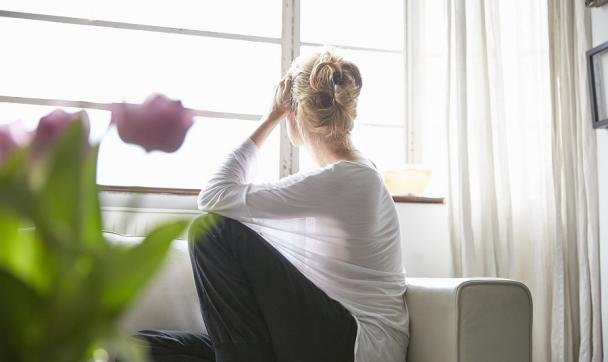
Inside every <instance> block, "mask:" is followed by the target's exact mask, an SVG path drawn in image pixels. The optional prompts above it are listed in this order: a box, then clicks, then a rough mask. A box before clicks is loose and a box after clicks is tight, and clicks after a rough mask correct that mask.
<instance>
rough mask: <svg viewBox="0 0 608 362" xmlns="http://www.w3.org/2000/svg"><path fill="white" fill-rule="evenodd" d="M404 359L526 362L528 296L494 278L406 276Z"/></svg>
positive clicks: (508, 282) (520, 287)
mask: <svg viewBox="0 0 608 362" xmlns="http://www.w3.org/2000/svg"><path fill="white" fill-rule="evenodd" d="M407 283H408V289H407V292H406V295H405V299H406V303H407V308H408V310H409V313H410V344H409V348H408V357H407V361H408V362H436V361H442V362H487V361H492V362H513V361H518V362H529V361H531V360H532V298H531V295H530V292H529V290H528V288H526V286H525V285H524V284H522V283H519V282H516V281H512V280H507V279H497V278H481V279H443V278H428V279H427V278H408V280H407Z"/></svg>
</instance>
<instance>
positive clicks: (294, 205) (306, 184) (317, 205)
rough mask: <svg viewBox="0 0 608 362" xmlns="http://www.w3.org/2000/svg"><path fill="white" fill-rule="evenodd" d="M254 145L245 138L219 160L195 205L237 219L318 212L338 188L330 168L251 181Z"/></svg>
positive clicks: (271, 217) (256, 149) (292, 216)
mask: <svg viewBox="0 0 608 362" xmlns="http://www.w3.org/2000/svg"><path fill="white" fill-rule="evenodd" d="M257 154H258V147H257V146H256V145H255V143H254V142H253V141H251V140H250V139H247V140H246V141H245V142H244V143H243V144H241V146H240V147H238V148H237V149H235V150H234V151H233V152H232V153H231V154H230V155H229V156H228V157H227V158H226V160H225V161H224V162H223V163H222V165H221V166H220V167H219V169H218V170H217V171H216V173H215V174H214V175H213V176H212V178H211V179H210V180H209V182H208V183H207V184H206V185H205V186H204V187H203V189H202V190H201V192H200V194H199V197H198V208H199V209H200V210H202V211H208V212H216V213H218V214H222V215H224V216H227V217H230V218H234V219H237V220H241V221H250V220H251V219H253V218H267V219H282V218H294V217H301V216H313V215H316V216H319V214H320V213H323V210H326V207H325V206H326V204H327V202H328V201H327V200H328V198H327V197H326V196H327V195H328V193H332V192H335V191H336V190H335V189H337V188H338V185H336V183H335V182H332V177H331V169H323V170H319V171H315V172H311V173H306V174H297V175H292V176H289V177H286V178H283V179H281V180H279V181H276V182H271V183H263V184H252V183H250V179H251V178H252V173H253V171H254V166H255V163H256V162H257Z"/></svg>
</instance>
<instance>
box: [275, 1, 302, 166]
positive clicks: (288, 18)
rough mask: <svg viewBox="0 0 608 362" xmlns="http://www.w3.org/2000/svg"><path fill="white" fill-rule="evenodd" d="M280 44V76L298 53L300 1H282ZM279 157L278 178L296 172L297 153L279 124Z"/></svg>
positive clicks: (285, 71) (285, 128) (283, 127)
mask: <svg viewBox="0 0 608 362" xmlns="http://www.w3.org/2000/svg"><path fill="white" fill-rule="evenodd" d="M282 6H283V22H282V24H283V25H282V37H281V38H282V43H281V75H283V74H285V73H287V71H288V70H289V67H290V66H291V62H292V61H293V60H294V59H295V58H296V57H297V56H298V55H299V53H300V0H283V3H282ZM280 146H281V147H280V148H281V157H280V171H279V177H281V178H283V177H285V176H289V175H291V174H294V173H296V172H298V169H299V158H300V157H299V153H298V149H297V148H296V147H294V146H293V145H292V144H291V142H290V141H289V137H288V136H287V124H286V123H285V121H283V122H281V140H280Z"/></svg>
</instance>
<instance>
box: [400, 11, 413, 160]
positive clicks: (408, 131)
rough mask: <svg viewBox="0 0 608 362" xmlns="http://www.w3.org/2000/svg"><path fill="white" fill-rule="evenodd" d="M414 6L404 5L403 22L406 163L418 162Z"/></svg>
mask: <svg viewBox="0 0 608 362" xmlns="http://www.w3.org/2000/svg"><path fill="white" fill-rule="evenodd" d="M411 6H413V4H412V2H411V1H406V2H404V3H403V22H404V24H403V25H404V26H403V29H404V34H403V63H404V64H403V66H404V72H403V75H404V80H403V81H404V88H403V90H404V93H405V94H404V96H405V101H404V102H403V105H404V107H405V109H404V112H403V114H404V116H405V119H404V123H403V125H404V127H403V128H404V134H403V136H404V138H405V142H404V143H403V144H404V145H405V149H404V150H403V151H404V152H405V162H406V163H415V162H416V145H415V143H416V142H415V136H416V130H415V129H414V128H415V127H414V125H415V122H414V116H413V109H412V104H413V102H412V96H413V94H412V79H410V75H411V74H412V66H413V54H412V52H411V51H410V48H411V46H412V44H411V38H410V36H411V26H412V24H411V23H410V21H409V20H410V19H409V18H408V15H409V14H410V11H411V9H410V7H411Z"/></svg>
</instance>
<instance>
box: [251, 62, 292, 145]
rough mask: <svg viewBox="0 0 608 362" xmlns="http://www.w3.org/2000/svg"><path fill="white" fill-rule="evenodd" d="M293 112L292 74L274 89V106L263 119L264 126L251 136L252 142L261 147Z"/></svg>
mask: <svg viewBox="0 0 608 362" xmlns="http://www.w3.org/2000/svg"><path fill="white" fill-rule="evenodd" d="M290 110H291V74H287V75H286V76H285V78H283V79H281V81H280V82H279V84H277V86H276V87H275V89H274V98H273V100H272V106H271V107H270V111H269V112H268V114H267V115H265V116H263V117H262V119H261V122H262V124H260V126H259V127H258V129H256V130H255V132H253V134H252V135H251V137H249V138H251V140H252V141H253V142H255V144H256V145H257V146H258V147H260V146H262V144H263V143H264V141H265V140H266V138H268V135H270V132H272V130H273V129H274V128H275V127H276V126H277V124H279V122H281V120H282V119H283V118H285V116H287V113H288V112H289V111H290Z"/></svg>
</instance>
